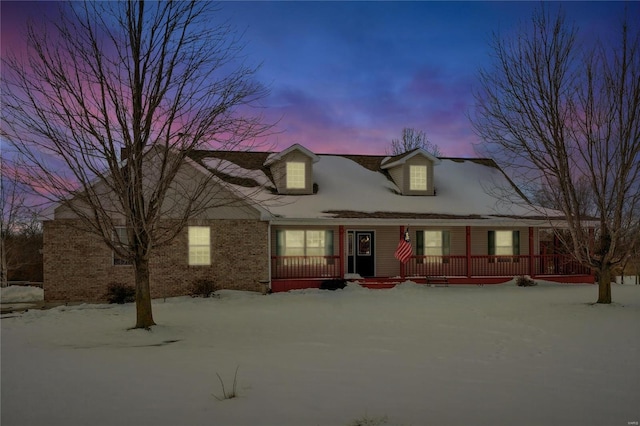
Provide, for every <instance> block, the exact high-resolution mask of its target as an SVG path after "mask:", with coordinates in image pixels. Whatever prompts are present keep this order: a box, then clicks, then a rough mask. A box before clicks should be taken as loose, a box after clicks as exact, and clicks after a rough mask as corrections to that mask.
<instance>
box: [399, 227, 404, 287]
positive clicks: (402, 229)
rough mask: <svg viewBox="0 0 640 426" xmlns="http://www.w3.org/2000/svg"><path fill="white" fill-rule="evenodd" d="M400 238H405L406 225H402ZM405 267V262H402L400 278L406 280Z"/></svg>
mask: <svg viewBox="0 0 640 426" xmlns="http://www.w3.org/2000/svg"><path fill="white" fill-rule="evenodd" d="M400 238H404V225H400ZM404 276H405V269H404V263H402V262H400V279H402V280H403V281H404Z"/></svg>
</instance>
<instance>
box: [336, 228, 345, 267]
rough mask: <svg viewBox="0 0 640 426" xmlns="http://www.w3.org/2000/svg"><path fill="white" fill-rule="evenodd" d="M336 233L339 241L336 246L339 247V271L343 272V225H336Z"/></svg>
mask: <svg viewBox="0 0 640 426" xmlns="http://www.w3.org/2000/svg"><path fill="white" fill-rule="evenodd" d="M338 235H339V238H340V242H339V243H338V246H339V247H340V258H339V261H338V262H339V264H340V271H341V273H342V274H344V273H345V272H346V271H345V268H344V265H345V262H344V225H340V226H338Z"/></svg>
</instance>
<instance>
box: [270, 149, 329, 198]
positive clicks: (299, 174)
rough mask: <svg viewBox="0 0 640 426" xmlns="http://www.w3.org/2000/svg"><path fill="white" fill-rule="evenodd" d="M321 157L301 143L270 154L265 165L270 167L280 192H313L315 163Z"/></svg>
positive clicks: (293, 193) (295, 193)
mask: <svg viewBox="0 0 640 426" xmlns="http://www.w3.org/2000/svg"><path fill="white" fill-rule="evenodd" d="M318 161H320V158H319V157H318V156H317V155H315V154H314V153H313V152H311V151H309V150H308V149H307V148H305V147H303V146H302V145H299V144H294V145H291V146H290V147H289V148H287V149H285V150H284V151H281V152H278V153H273V154H270V155H269V156H268V157H267V159H266V161H265V162H264V166H266V167H269V170H270V171H271V175H272V176H273V183H275V185H276V189H277V190H278V194H285V195H311V194H313V163H317V162H318Z"/></svg>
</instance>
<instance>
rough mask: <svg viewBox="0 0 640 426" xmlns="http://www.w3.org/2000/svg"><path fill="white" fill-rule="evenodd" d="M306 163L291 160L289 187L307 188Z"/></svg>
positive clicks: (288, 168) (289, 165) (288, 165)
mask: <svg viewBox="0 0 640 426" xmlns="http://www.w3.org/2000/svg"><path fill="white" fill-rule="evenodd" d="M305 169H306V168H305V164H304V163H302V162H296V161H289V162H288V163H287V188H288V189H305V188H306V187H307V185H306V182H305Z"/></svg>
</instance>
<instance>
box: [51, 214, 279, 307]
mask: <svg viewBox="0 0 640 426" xmlns="http://www.w3.org/2000/svg"><path fill="white" fill-rule="evenodd" d="M74 223H75V221H74V220H72V219H69V220H55V221H46V222H44V244H43V245H44V247H43V257H44V289H45V292H44V294H45V300H47V301H84V302H101V301H105V300H106V292H107V287H108V285H109V284H110V283H114V282H116V283H122V284H128V285H131V286H133V285H134V272H133V266H114V265H113V254H112V252H111V250H110V249H109V248H108V247H107V246H106V245H105V244H104V243H103V242H102V241H101V240H100V239H99V238H97V237H96V236H94V235H92V234H89V233H86V232H83V231H81V230H79V229H78V228H77V226H74ZM193 225H197V226H210V227H211V252H212V253H211V266H189V265H188V241H187V229H184V230H183V231H182V232H181V233H180V234H179V235H178V237H177V238H176V239H175V240H174V241H173V242H172V243H171V245H169V246H167V247H162V248H159V249H158V250H157V251H156V252H155V253H154V254H153V255H152V258H151V260H150V275H151V277H150V280H151V297H152V298H160V297H174V296H183V295H187V294H189V291H190V288H191V285H192V283H193V282H194V281H195V280H197V279H211V280H213V281H214V282H215V283H216V284H218V286H219V287H222V288H225V289H234V290H249V291H260V289H261V287H260V284H259V281H260V280H267V279H268V277H269V252H268V237H267V235H268V223H267V222H261V221H259V220H199V221H197V222H194V223H193Z"/></svg>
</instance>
